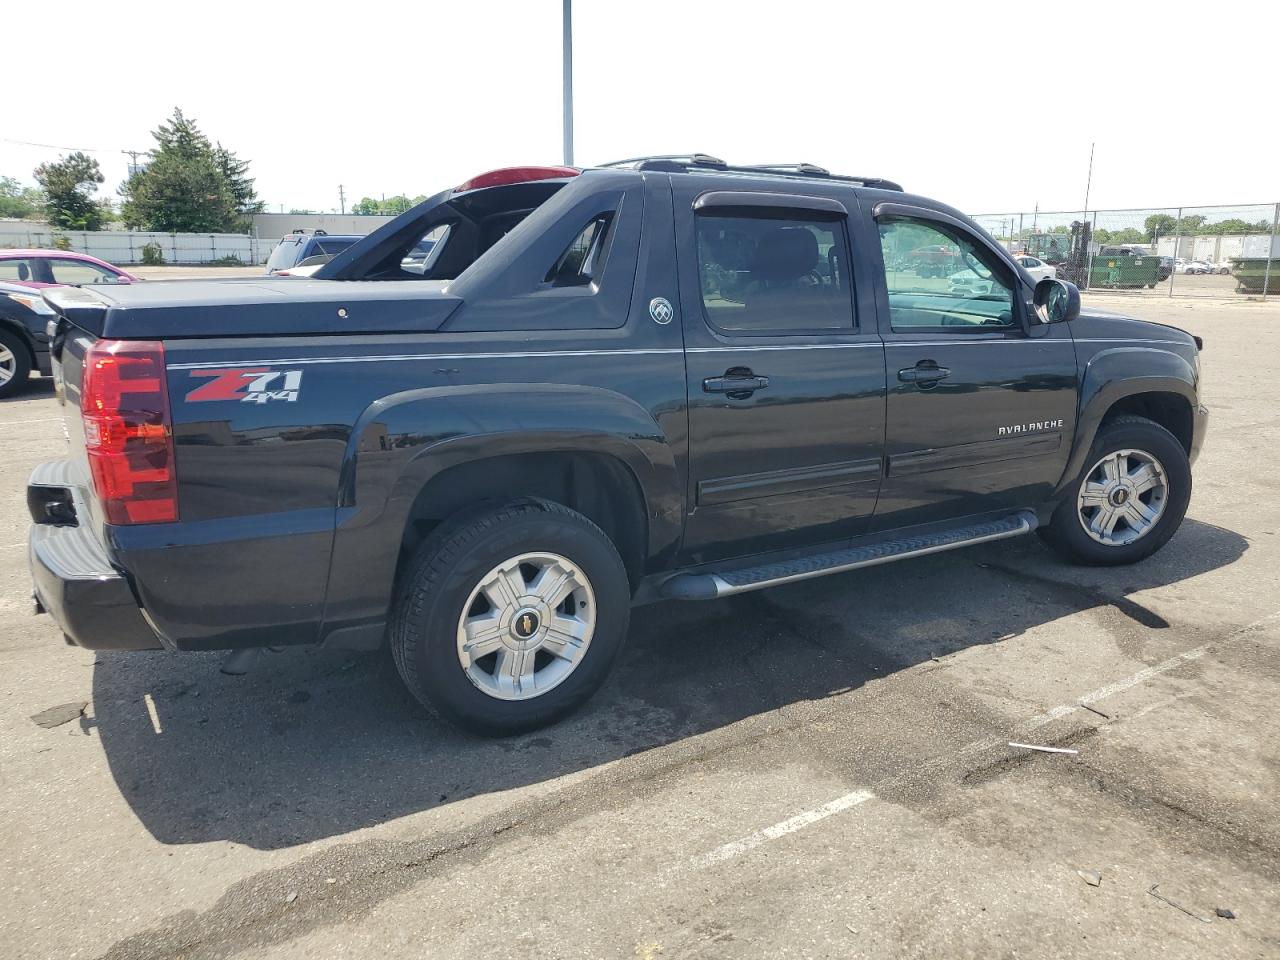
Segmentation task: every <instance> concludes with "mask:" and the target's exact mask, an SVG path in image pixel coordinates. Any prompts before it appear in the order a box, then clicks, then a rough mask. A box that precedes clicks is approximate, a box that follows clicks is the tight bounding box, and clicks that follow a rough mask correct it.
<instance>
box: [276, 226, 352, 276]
mask: <svg viewBox="0 0 1280 960" xmlns="http://www.w3.org/2000/svg"><path fill="white" fill-rule="evenodd" d="M359 239H360V236H359V235H358V234H346V235H339V234H330V233H324V232H323V231H321V232H318V233H291V234H289V235H288V236H286V237H282V238H281V240H280V242H279V243H278V244H276V248H275V249H274V250H272V251H271V256H270V257H268V258H267V275H268V276H270V275H272V274H275V273H280V272H282V271H284V270H290V269H292V268H294V267H297V266H298V265H300V264H301V263H302V261H304V260H310V259H311V258H312V257H333V256H335V255H337V254H339V253H341V252H342V251H343V250H345V249H347V247H349V246H351V245H352V244H353V243H355V242H356V241H357V240H359Z"/></svg>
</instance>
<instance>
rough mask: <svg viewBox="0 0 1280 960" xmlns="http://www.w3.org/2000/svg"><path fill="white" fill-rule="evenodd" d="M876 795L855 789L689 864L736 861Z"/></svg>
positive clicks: (695, 867) (699, 864)
mask: <svg viewBox="0 0 1280 960" xmlns="http://www.w3.org/2000/svg"><path fill="white" fill-rule="evenodd" d="M874 796H875V795H874V794H873V793H871V792H870V791H869V790H855V791H853V792H852V793H846V794H845V795H844V796H843V797H836V798H835V799H834V800H830V801H828V802H827V803H824V804H823V805H822V806H820V807H817V808H815V809H813V810H806V811H805V812H804V813H798V814H796V815H795V816H794V817H791V818H790V819H789V820H783V821H782V822H781V823H775V824H774V825H773V826H772V827H765V828H764V829H763V830H757V831H756V832H755V833H753V834H751V835H750V836H746V837H743V838H742V839H741V840H734V841H732V842H731V843H726V844H725V845H724V846H722V847H716V848H715V849H714V850H712V851H711V852H710V853H704V854H703V855H702V856H700V857H695V858H694V859H693V860H692V861H690V863H689V866H690V867H691V868H693V869H694V870H700V869H701V868H703V867H709V866H711V865H712V864H713V863H720V862H721V861H723V860H732V859H733V858H734V857H739V856H741V855H742V854H744V853H746V852H747V851H748V850H752V849H754V848H756V847H758V846H760V845H761V844H762V843H768V842H769V841H770V840H777V839H778V838H779V837H785V836H786V835H787V834H788V833H795V832H796V831H797V830H803V829H804V828H805V827H808V826H812V825H813V824H815V823H817V822H818V821H819V820H825V819H826V818H827V817H829V816H831V815H832V814H836V813H841V812H843V811H845V810H848V809H849V808H850V807H856V806H857V805H858V804H860V803H866V802H867V801H868V800H871V799H872V798H873V797H874Z"/></svg>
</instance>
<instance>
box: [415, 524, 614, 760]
mask: <svg viewBox="0 0 1280 960" xmlns="http://www.w3.org/2000/svg"><path fill="white" fill-rule="evenodd" d="M630 613H631V588H630V583H629V581H628V579H627V572H626V569H625V567H624V566H623V563H622V559H621V557H619V556H618V551H617V550H616V549H615V548H614V546H613V544H612V543H611V542H610V540H609V538H608V537H607V536H605V534H604V531H602V530H601V529H600V528H599V527H597V526H596V525H595V524H594V523H592V522H591V521H590V520H588V519H587V518H586V517H584V516H582V514H580V513H577V512H575V511H573V510H570V509H569V508H568V507H564V506H562V505H560V504H558V503H552V502H550V501H546V500H521V501H517V502H513V503H509V504H507V505H505V506H503V507H500V508H498V509H495V510H491V511H488V512H485V513H480V514H477V515H474V516H472V517H471V518H469V519H467V520H465V521H464V522H462V523H461V524H459V525H457V526H455V527H453V528H452V529H450V530H449V531H447V532H446V533H445V535H444V536H442V537H439V538H431V539H429V540H428V541H427V542H426V543H424V544H423V546H422V547H421V548H419V550H418V552H417V554H416V555H415V556H414V557H413V559H412V561H411V562H410V564H409V565H408V568H407V573H406V574H405V575H404V577H403V578H402V580H401V583H400V586H399V592H398V597H397V603H396V609H395V612H394V613H393V615H392V623H391V632H390V637H391V651H392V654H393V656H394V658H395V662H396V666H397V668H398V669H399V671H400V676H401V678H402V679H403V680H404V682H405V685H406V686H407V687H408V688H409V690H410V692H412V693H413V695H414V696H415V697H416V698H417V699H418V700H419V701H420V702H421V703H422V704H423V705H424V706H426V707H427V708H428V709H429V710H431V711H432V712H433V713H435V714H437V715H438V716H440V717H442V718H444V719H445V720H448V721H450V722H451V723H454V724H456V725H458V726H460V727H463V728H465V729H468V730H472V731H475V732H477V733H482V734H487V735H494V736H506V735H510V734H515V733H521V732H524V731H526V730H533V729H536V728H538V727H541V726H545V725H546V724H548V723H552V722H554V721H555V720H558V719H559V718H560V717H562V716H564V715H565V714H567V713H569V712H570V711H572V710H574V709H576V708H577V707H579V706H581V705H582V704H583V703H584V702H585V701H586V700H587V698H588V697H590V696H591V695H592V694H593V693H594V692H595V691H596V690H597V689H599V687H600V685H601V684H602V683H603V682H604V680H605V678H606V677H607V676H608V673H609V669H610V667H611V666H612V665H613V661H614V660H615V658H616V657H617V655H618V652H619V650H621V648H622V644H623V641H624V640H625V638H626V634H627V625H628V622H629V619H630Z"/></svg>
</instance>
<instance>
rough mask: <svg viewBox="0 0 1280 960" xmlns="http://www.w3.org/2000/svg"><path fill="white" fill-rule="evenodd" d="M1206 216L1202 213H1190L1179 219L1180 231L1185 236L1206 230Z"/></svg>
mask: <svg viewBox="0 0 1280 960" xmlns="http://www.w3.org/2000/svg"><path fill="white" fill-rule="evenodd" d="M1204 221H1205V218H1204V217H1202V216H1201V215H1200V214H1198V213H1195V214H1188V215H1187V216H1185V217H1183V218H1182V219H1181V220H1179V221H1178V233H1179V234H1180V235H1182V236H1184V237H1189V236H1193V235H1194V234H1197V233H1203V232H1204Z"/></svg>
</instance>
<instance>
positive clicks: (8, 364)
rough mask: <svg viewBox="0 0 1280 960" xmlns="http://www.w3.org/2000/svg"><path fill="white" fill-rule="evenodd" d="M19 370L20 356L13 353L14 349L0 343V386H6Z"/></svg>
mask: <svg viewBox="0 0 1280 960" xmlns="http://www.w3.org/2000/svg"><path fill="white" fill-rule="evenodd" d="M17 372H18V358H17V357H15V356H14V355H13V351H12V350H10V349H9V348H8V347H6V346H4V345H3V344H0V386H4V385H5V384H6V383H8V382H9V381H10V380H12V379H13V375H14V374H15V373H17Z"/></svg>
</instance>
